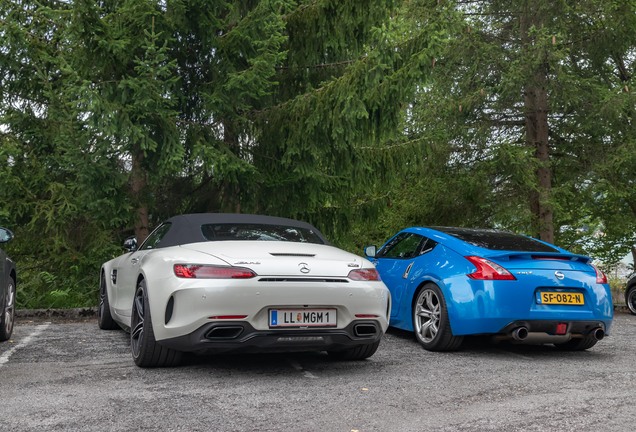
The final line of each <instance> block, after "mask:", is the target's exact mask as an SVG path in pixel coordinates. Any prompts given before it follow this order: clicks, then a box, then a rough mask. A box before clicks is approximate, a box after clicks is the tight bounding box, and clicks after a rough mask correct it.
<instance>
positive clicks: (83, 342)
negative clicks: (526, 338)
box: [0, 312, 636, 432]
mask: <svg viewBox="0 0 636 432" xmlns="http://www.w3.org/2000/svg"><path fill="white" fill-rule="evenodd" d="M634 335H636V316H631V315H628V314H626V313H624V312H619V313H617V314H616V317H615V321H614V327H613V331H612V335H611V336H609V337H607V338H605V339H604V340H602V341H601V342H599V343H598V344H597V345H596V346H595V347H594V348H592V349H591V350H589V351H585V352H578V353H567V352H565V353H564V352H559V351H556V350H554V349H553V348H552V347H549V346H546V347H537V346H510V345H495V344H492V343H489V342H488V341H485V340H473V341H470V342H469V343H468V344H467V346H466V347H464V349H463V350H462V351H460V352H456V353H430V352H427V351H425V350H423V349H421V348H420V346H419V345H418V344H417V343H416V342H415V340H414V339H413V337H412V335H410V334H408V333H404V332H401V331H396V330H390V331H389V333H387V335H386V336H385V338H384V340H383V343H382V345H381V346H380V349H379V350H378V352H377V353H376V354H375V355H374V356H373V357H371V358H370V359H368V360H366V361H362V362H341V361H331V360H329V358H328V357H327V356H326V355H325V354H320V353H309V354H271V355H236V356H217V357H190V358H188V359H186V362H185V364H184V365H183V366H181V367H179V368H176V369H149V370H148V369H140V368H138V367H136V366H135V365H134V363H133V361H132V359H131V356H130V351H129V342H128V335H127V334H126V333H124V332H123V331H102V330H99V329H98V328H97V325H96V323H95V321H94V320H92V319H91V320H82V321H77V322H60V321H57V320H51V321H44V320H36V321H29V320H26V319H24V318H21V319H20V320H19V321H18V324H17V326H16V328H15V331H14V335H13V339H12V340H11V341H9V342H5V343H2V344H0V397H1V398H2V400H1V401H0V431H67V430H70V431H76V430H77V431H143V430H152V431H345V432H351V431H360V432H364V431H430V430H434V431H599V430H602V431H632V430H633V424H634V413H635V411H634V405H635V403H636V390H635V387H636V366H635V365H636V362H635V361H634V359H636V344H635V343H634Z"/></svg>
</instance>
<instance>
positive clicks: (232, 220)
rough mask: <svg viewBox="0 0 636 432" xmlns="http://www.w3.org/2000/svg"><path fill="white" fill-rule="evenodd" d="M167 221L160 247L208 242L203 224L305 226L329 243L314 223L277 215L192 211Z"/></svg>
mask: <svg viewBox="0 0 636 432" xmlns="http://www.w3.org/2000/svg"><path fill="white" fill-rule="evenodd" d="M166 223H169V224H171V227H170V229H169V230H168V232H167V233H166V235H165V236H163V238H162V239H161V241H160V242H159V244H158V245H157V246H158V247H170V246H178V245H182V244H188V243H201V242H208V241H210V240H209V239H207V238H206V237H205V236H204V235H203V231H201V226H202V225H208V224H262V225H283V226H290V227H295V228H305V229H309V230H311V231H313V232H314V233H315V234H316V235H317V236H318V237H320V239H321V240H322V241H323V242H324V243H325V244H329V242H328V241H327V240H326V239H325V237H324V236H323V235H322V233H321V232H320V231H318V230H317V229H316V227H314V226H313V225H311V224H308V223H307V222H302V221H298V220H295V219H287V218H283V217H276V216H264V215H255V214H243V213H191V214H183V215H179V216H173V217H171V218H170V219H168V220H166V221H165V222H164V224H166Z"/></svg>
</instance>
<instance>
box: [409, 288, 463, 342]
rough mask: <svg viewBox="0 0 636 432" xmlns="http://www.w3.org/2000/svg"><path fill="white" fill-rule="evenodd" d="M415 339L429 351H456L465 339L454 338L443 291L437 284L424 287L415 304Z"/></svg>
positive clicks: (460, 337)
mask: <svg viewBox="0 0 636 432" xmlns="http://www.w3.org/2000/svg"><path fill="white" fill-rule="evenodd" d="M413 329H414V330H415V338H416V339H417V341H418V342H419V343H420V344H421V345H422V346H423V347H424V349H426V350H428V351H455V350H457V349H459V347H460V346H461V344H462V342H463V340H464V337H463V336H453V332H452V331H451V327H450V321H449V319H448V309H447V307H446V300H445V299H444V294H442V290H441V289H439V287H438V286H437V285H435V284H432V283H428V284H426V285H424V286H423V287H422V288H421V289H420V290H419V291H418V292H417V294H416V297H415V302H414V303H413Z"/></svg>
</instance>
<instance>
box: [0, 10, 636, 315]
mask: <svg viewBox="0 0 636 432" xmlns="http://www.w3.org/2000/svg"><path fill="white" fill-rule="evenodd" d="M522 10H523V11H526V12H528V13H532V14H534V15H533V16H534V17H535V18H537V19H535V20H534V21H532V20H531V21H532V22H535V23H541V25H538V24H537V25H532V26H530V27H529V28H528V29H527V35H526V36H524V37H527V38H529V39H530V40H532V43H525V44H524V43H522V41H521V40H520V33H519V31H520V29H519V26H520V20H519V19H518V18H519V13H520V11H522ZM634 17H636V14H635V13H634V5H633V4H632V2H621V1H618V0H612V1H604V2H601V1H599V0H585V1H579V2H569V1H558V2H550V1H547V0H546V1H539V2H529V1H524V2H513V1H509V0H501V1H496V2H485V1H484V2H481V1H472V0H471V1H446V0H444V1H438V0H415V1H413V0H409V1H402V2H398V1H386V0H370V1H365V2H360V1H355V0H261V1H237V0H221V1H214V2H210V1H207V0H167V1H164V0H104V1H100V2H94V1H89V0H73V1H68V2H59V1H55V0H38V1H35V0H4V1H2V2H0V47H2V48H1V49H0V203H2V205H0V224H1V225H3V226H8V227H10V228H12V229H13V230H14V231H15V233H16V239H15V240H14V241H12V242H11V243H10V244H9V245H7V249H8V251H9V252H10V253H11V254H12V256H13V257H14V259H15V260H16V261H17V263H18V272H19V283H18V290H19V291H18V306H19V307H61V306H86V305H93V304H95V303H96V299H97V279H98V273H99V266H100V264H101V263H102V262H104V261H106V260H108V259H110V258H112V257H114V256H116V255H118V254H119V253H120V249H119V245H120V244H121V242H122V240H123V239H124V238H125V237H127V236H128V235H130V234H133V233H137V234H138V235H144V230H145V229H146V228H148V227H152V226H154V225H155V224H156V223H157V222H158V221H160V220H162V219H164V218H166V217H169V216H171V215H173V214H176V213H184V212H206V211H212V212H214V211H223V212H226V211H240V212H260V213H268V214H272V215H280V216H288V217H296V218H300V219H304V220H307V221H309V222H311V223H314V224H315V225H317V226H318V227H319V228H320V229H321V230H322V231H323V232H325V233H326V234H327V235H328V237H329V238H330V239H332V241H333V242H334V243H336V244H338V245H341V246H343V247H346V248H348V249H351V250H353V251H355V252H357V253H360V252H361V247H362V246H363V245H366V244H371V243H375V244H380V243H381V242H382V241H384V240H386V237H387V236H388V235H389V234H391V233H392V232H394V231H395V230H397V229H400V228H402V227H404V226H406V225H413V224H422V225H462V226H490V227H503V228H507V229H512V230H515V231H522V232H528V233H533V232H534V231H535V227H536V224H535V221H534V218H535V215H534V214H533V212H532V211H531V209H530V206H529V205H528V197H529V196H531V195H532V194H534V193H536V192H537V191H538V190H539V187H538V185H537V180H536V171H537V169H538V168H540V167H545V166H546V165H549V168H550V170H551V173H552V185H551V190H550V193H549V194H547V195H546V198H545V200H546V203H545V204H546V205H549V206H550V208H552V209H553V210H554V214H555V225H556V226H557V227H558V229H557V240H558V241H559V242H560V244H562V245H564V246H568V247H572V248H574V249H575V250H577V251H581V252H587V253H589V252H594V254H595V256H598V257H602V258H603V259H604V260H606V261H608V262H609V261H611V260H613V259H615V257H616V256H617V255H618V254H620V253H622V252H623V251H626V250H629V248H630V247H631V246H632V245H633V244H634V240H635V239H634V237H633V236H634V232H636V222H635V221H636V204H635V203H636V196H635V195H634V193H635V192H634V191H636V188H635V187H634V184H633V181H634V180H633V176H631V175H630V171H631V168H632V167H633V166H634V163H635V162H636V161H635V160H634V155H635V154H636V151H635V150H636V149H635V148H634V146H635V145H636V140H635V137H636V134H635V131H636V129H635V128H634V121H633V115H634V106H636V105H635V102H636V101H635V100H634V92H633V76H634V72H635V71H634V68H635V63H634V58H635V56H634V52H635V49H634V47H635V45H636V36H635V35H634V32H633V31H631V29H633V28H634V27H635V26H636V22H635V20H636V18H634ZM539 18H540V19H539ZM524 34H525V33H524ZM546 65H547V69H546V70H548V71H549V72H548V74H547V75H546V77H547V81H546V83H547V84H546V86H547V87H546V88H547V91H548V95H549V98H550V99H549V109H550V113H549V125H550V131H549V133H550V160H549V163H547V164H546V163H540V162H538V160H537V158H536V157H535V154H534V151H533V149H532V148H530V147H529V146H528V145H527V143H526V137H525V131H524V127H523V124H524V119H525V115H526V113H525V111H524V89H527V88H529V87H528V85H529V83H530V84H532V83H533V82H532V79H534V78H533V77H536V71H537V70H541V68H543V67H545V66H546ZM533 74H534V75H533ZM535 84H536V83H535ZM599 232H602V233H603V234H604V235H603V236H599V235H595V234H598V233H599Z"/></svg>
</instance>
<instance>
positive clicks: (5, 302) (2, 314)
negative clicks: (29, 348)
mask: <svg viewBox="0 0 636 432" xmlns="http://www.w3.org/2000/svg"><path fill="white" fill-rule="evenodd" d="M12 238H13V233H12V232H11V231H9V230H8V229H6V228H2V227H0V244H3V243H6V242H8V241H9V240H11V239H12ZM0 261H1V262H2V265H0V342H2V341H6V340H8V339H9V338H10V337H11V333H12V332H13V319H14V316H15V283H16V280H17V279H16V272H15V263H14V262H13V261H12V260H11V258H9V257H8V256H7V254H6V253H5V251H4V250H2V249H0Z"/></svg>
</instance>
